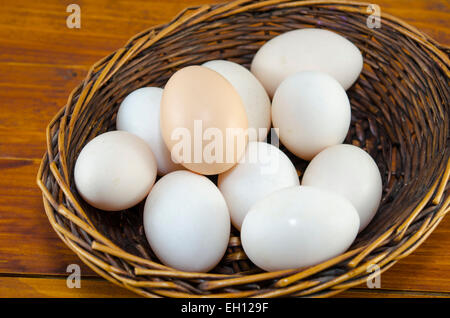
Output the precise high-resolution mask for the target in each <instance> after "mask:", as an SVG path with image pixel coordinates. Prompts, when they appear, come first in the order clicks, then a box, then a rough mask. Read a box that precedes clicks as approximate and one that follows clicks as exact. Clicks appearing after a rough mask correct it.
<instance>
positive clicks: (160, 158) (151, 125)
mask: <svg viewBox="0 0 450 318" xmlns="http://www.w3.org/2000/svg"><path fill="white" fill-rule="evenodd" d="M162 93H163V90H162V88H159V87H142V88H139V89H137V90H135V91H133V92H131V93H130V94H128V95H127V97H125V99H124V100H123V101H122V103H121V104H120V107H119V110H118V112H117V119H116V127H117V129H118V130H125V131H128V132H130V133H132V134H135V135H136V136H138V137H140V138H142V139H143V140H145V142H147V144H148V145H149V146H150V148H151V149H152V152H153V155H154V156H155V159H156V163H157V166H158V175H160V176H163V175H165V174H167V173H169V172H172V171H175V170H180V169H183V167H182V166H181V165H178V164H176V163H174V162H173V161H172V158H171V157H170V152H169V150H168V149H167V147H166V144H165V143H164V140H163V139H162V136H161V129H160V125H159V116H160V104H161V97H162Z"/></svg>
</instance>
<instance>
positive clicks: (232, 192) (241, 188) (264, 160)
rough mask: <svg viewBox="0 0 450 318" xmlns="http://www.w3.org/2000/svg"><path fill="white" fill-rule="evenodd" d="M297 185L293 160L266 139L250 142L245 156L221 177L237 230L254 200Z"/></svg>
mask: <svg viewBox="0 0 450 318" xmlns="http://www.w3.org/2000/svg"><path fill="white" fill-rule="evenodd" d="M295 185H299V178H298V175H297V171H296V170H295V167H294V165H293V164H292V162H291V161H290V160H289V158H288V157H287V156H286V155H285V154H284V153H283V152H282V151H281V150H280V149H278V148H276V147H274V146H272V145H270V144H267V143H264V142H250V143H249V144H248V146H247V150H246V152H245V156H244V157H243V159H242V160H241V161H240V162H239V163H238V164H237V165H236V166H235V167H234V168H233V169H231V170H229V171H227V172H225V173H223V174H220V175H219V179H218V187H219V189H220V191H221V192H222V194H223V195H224V197H225V200H226V201H227V204H228V208H229V210H230V215H231V222H232V223H233V225H234V226H235V227H236V228H237V229H238V230H240V229H241V225H242V222H243V221H244V217H245V216H246V214H247V212H248V211H249V209H250V207H251V206H252V205H253V204H254V203H256V202H257V201H259V200H261V199H262V198H264V197H266V196H267V195H269V194H271V193H273V192H275V191H277V190H280V189H283V188H287V187H291V186H295Z"/></svg>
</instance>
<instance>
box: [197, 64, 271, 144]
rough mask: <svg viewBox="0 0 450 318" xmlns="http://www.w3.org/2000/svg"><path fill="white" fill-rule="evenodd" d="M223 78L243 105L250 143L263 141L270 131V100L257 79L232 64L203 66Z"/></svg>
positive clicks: (241, 67)
mask: <svg viewBox="0 0 450 318" xmlns="http://www.w3.org/2000/svg"><path fill="white" fill-rule="evenodd" d="M203 66H204V67H207V68H210V69H212V70H214V71H216V72H218V73H219V74H220V75H222V76H223V77H225V78H226V79H227V80H228V81H229V82H230V83H231V85H233V87H234V88H235V89H236V91H237V92H238V93H239V96H240V97H241V99H242V102H243V103H244V107H245V111H246V114H247V119H248V127H249V129H250V128H251V129H253V132H254V134H249V140H250V141H263V140H265V139H266V137H267V134H268V132H269V130H270V125H271V120H270V116H271V115H270V113H271V109H270V105H271V104H270V99H269V96H268V95H267V92H266V90H265V89H264V87H263V86H262V84H261V83H260V82H259V81H258V79H257V78H256V77H255V76H254V75H253V74H252V73H251V72H250V71H249V70H248V69H246V68H245V67H243V66H242V65H239V64H237V63H234V62H230V61H225V60H214V61H209V62H206V63H204V64H203Z"/></svg>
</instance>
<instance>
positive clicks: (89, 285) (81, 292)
mask: <svg viewBox="0 0 450 318" xmlns="http://www.w3.org/2000/svg"><path fill="white" fill-rule="evenodd" d="M0 296H1V297H7V298H8V297H15V298H30V297H33V298H34V297H39V298H68V297H70V298H106V297H115V298H116V297H120V298H125V297H127V298H129V297H137V296H136V294H134V293H132V292H131V291H128V290H127V289H125V288H119V287H118V286H115V285H113V284H112V283H110V282H108V281H105V280H102V279H95V280H94V279H84V278H83V277H81V280H80V288H68V287H67V282H66V278H65V277H59V278H58V277H51V278H47V277H0Z"/></svg>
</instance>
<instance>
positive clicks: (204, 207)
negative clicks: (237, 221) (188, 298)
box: [143, 171, 230, 272]
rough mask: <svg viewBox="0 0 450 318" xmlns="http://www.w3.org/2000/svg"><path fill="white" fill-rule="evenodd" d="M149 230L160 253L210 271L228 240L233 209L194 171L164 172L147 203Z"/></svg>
mask: <svg viewBox="0 0 450 318" xmlns="http://www.w3.org/2000/svg"><path fill="white" fill-rule="evenodd" d="M143 222H144V230H145V234H146V237H147V240H148V242H149V244H150V246H151V248H152V250H153V251H154V252H155V254H156V256H157V257H158V258H159V259H160V260H161V261H162V262H163V263H164V264H166V265H167V266H170V267H173V268H175V269H178V270H182V271H189V272H207V271H209V270H211V269H212V268H214V267H215V266H216V265H217V264H218V263H219V261H220V260H221V258H222V257H223V255H224V254H225V251H226V248H227V246H228V241H229V236H230V215H229V213H228V208H227V204H226V203H225V199H224V198H223V196H222V194H221V193H220V191H219V189H217V187H216V185H215V184H214V183H212V182H211V181H210V180H209V179H208V178H206V177H204V176H201V175H198V174H195V173H192V172H190V171H175V172H172V173H169V174H167V175H165V176H164V177H162V178H161V179H160V180H158V182H157V183H156V184H155V186H154V187H153V189H152V191H151V192H150V194H149V196H148V198H147V201H146V202H145V207H144V221H143Z"/></svg>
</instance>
